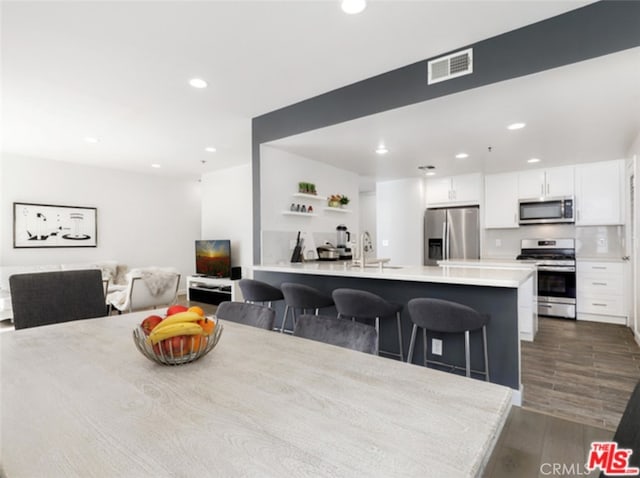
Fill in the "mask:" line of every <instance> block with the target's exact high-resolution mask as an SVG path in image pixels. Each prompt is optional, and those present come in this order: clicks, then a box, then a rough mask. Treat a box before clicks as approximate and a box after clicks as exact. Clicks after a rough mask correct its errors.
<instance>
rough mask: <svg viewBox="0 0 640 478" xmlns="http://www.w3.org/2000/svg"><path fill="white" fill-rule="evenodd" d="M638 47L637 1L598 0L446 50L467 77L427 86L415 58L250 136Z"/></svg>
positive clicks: (278, 116) (262, 123) (284, 111)
mask: <svg viewBox="0 0 640 478" xmlns="http://www.w3.org/2000/svg"><path fill="white" fill-rule="evenodd" d="M639 45H640V1H637V0H631V1H629V0H625V1H614V0H612V1H602V2H597V3H593V4H590V5H587V6H585V7H582V8H579V9H576V10H572V11H570V12H567V13H565V14H562V15H559V16H556V17H553V18H550V19H547V20H543V21H540V22H538V23H534V24H532V25H528V26H526V27H523V28H519V29H517V30H513V31H510V32H507V33H504V34H502V35H499V36H496V37H492V38H489V39H487V40H483V41H481V42H478V43H474V44H472V45H461V46H460V47H459V48H456V49H455V50H453V51H458V50H462V49H465V48H473V74H471V75H467V76H463V77H460V78H455V79H452V80H449V81H445V82H442V83H436V84H433V85H427V80H426V77H427V62H428V60H429V59H427V60H424V61H419V62H417V63H414V64H411V65H407V66H404V67H401V68H398V69H396V70H392V71H389V72H387V73H383V74H381V75H378V76H375V77H372V78H368V79H366V80H363V81H360V82H358V83H354V84H352V85H348V86H345V87H343V88H339V89H337V90H333V91H330V92H328V93H325V94H322V95H319V96H315V97H313V98H310V99H307V100H304V101H301V102H299V103H295V104H293V105H290V106H287V107H284V108H281V109H278V110H275V111H272V112H270V113H266V114H264V115H262V116H258V117H256V118H254V119H253V129H254V130H255V133H256V134H255V135H254V139H255V140H257V141H259V142H261V143H262V142H265V141H272V140H275V139H279V138H284V137H287V136H291V135H294V134H299V133H303V132H305V131H311V130H314V129H317V128H322V127H325V126H330V125H333V124H337V123H342V122H344V121H349V120H353V119H356V118H360V117H363V116H368V115H371V114H375V113H379V112H382V111H386V110H390V109H394V108H399V107H402V106H407V105H410V104H414V103H419V102H422V101H425V100H430V99H433V98H438V97H441V96H446V95H450V94H453V93H458V92H460V91H464V90H468V89H472V88H477V87H480V86H485V85H489V84H491V83H496V82H498V81H504V80H509V79H512V78H517V77H520V76H525V75H530V74H533V73H538V72H541V71H544V70H548V69H551V68H556V67H559V66H563V65H568V64H571V63H576V62H579V61H582V60H587V59H589V58H595V57H598V56H602V55H607V54H610V53H613V52H617V51H622V50H626V49H628V48H633V47H636V46H639ZM448 53H451V52H443V53H442V54H440V55H437V56H436V57H434V58H437V57H440V56H442V55H446V54H448Z"/></svg>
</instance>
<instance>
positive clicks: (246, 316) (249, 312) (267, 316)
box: [216, 301, 276, 330]
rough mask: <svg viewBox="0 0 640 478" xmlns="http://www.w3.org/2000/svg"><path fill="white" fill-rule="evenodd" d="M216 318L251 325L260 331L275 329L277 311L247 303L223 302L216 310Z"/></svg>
mask: <svg viewBox="0 0 640 478" xmlns="http://www.w3.org/2000/svg"><path fill="white" fill-rule="evenodd" d="M216 317H217V318H219V319H222V320H229V321H231V322H238V323H239V324H244V325H251V326H252V327H258V328H260V329H265V330H271V329H273V322H274V321H275V318H276V311H275V310H273V309H271V308H270V307H265V306H263V305H258V304H249V303H247V302H228V301H227V302H221V303H220V305H218V308H217V309H216Z"/></svg>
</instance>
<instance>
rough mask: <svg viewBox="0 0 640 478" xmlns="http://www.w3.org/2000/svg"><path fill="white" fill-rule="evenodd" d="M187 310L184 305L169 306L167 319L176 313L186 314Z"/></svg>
mask: <svg viewBox="0 0 640 478" xmlns="http://www.w3.org/2000/svg"><path fill="white" fill-rule="evenodd" d="M187 310H189V307H185V306H184V305H178V304H174V305H171V306H169V308H168V309H167V317H169V316H170V315H173V314H177V313H178V312H186V311H187Z"/></svg>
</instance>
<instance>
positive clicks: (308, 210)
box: [307, 204, 313, 212]
mask: <svg viewBox="0 0 640 478" xmlns="http://www.w3.org/2000/svg"><path fill="white" fill-rule="evenodd" d="M307 212H313V206H312V205H311V204H309V207H308V208H307Z"/></svg>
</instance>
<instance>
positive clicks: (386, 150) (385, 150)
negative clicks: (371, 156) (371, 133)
mask: <svg viewBox="0 0 640 478" xmlns="http://www.w3.org/2000/svg"><path fill="white" fill-rule="evenodd" d="M388 152H389V150H388V149H387V148H385V147H384V146H383V145H380V146H378V149H376V153H378V154H387V153H388Z"/></svg>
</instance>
